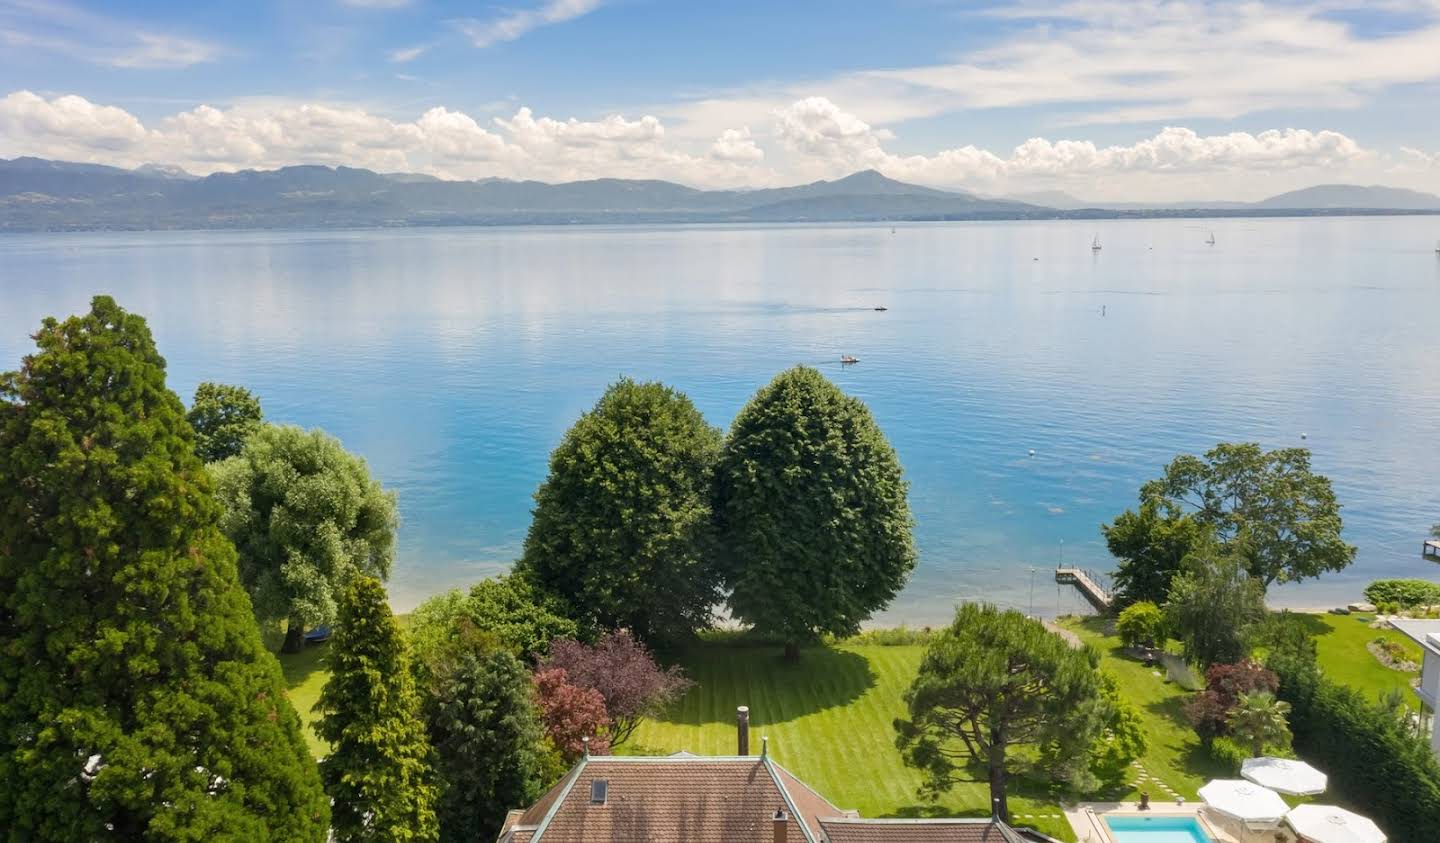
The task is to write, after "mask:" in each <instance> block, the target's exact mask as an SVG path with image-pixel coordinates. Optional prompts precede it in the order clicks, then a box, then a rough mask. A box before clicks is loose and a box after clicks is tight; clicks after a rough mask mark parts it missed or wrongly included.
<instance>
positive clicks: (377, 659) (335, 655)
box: [315, 576, 439, 843]
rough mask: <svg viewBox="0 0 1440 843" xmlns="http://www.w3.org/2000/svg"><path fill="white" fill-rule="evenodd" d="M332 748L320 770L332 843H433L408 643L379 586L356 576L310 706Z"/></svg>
mask: <svg viewBox="0 0 1440 843" xmlns="http://www.w3.org/2000/svg"><path fill="white" fill-rule="evenodd" d="M315 708H316V710H317V711H319V712H320V713H321V715H322V716H321V719H320V722H319V724H318V726H317V729H316V731H317V732H318V733H319V735H320V737H322V738H324V739H325V740H327V741H329V742H330V745H331V750H330V754H329V755H328V756H326V757H325V760H324V761H322V762H321V764H320V772H321V777H322V778H323V779H324V782H325V792H326V793H328V794H329V795H330V798H331V799H332V800H334V807H333V808H332V814H333V822H334V832H335V840H337V841H339V843H401V841H414V843H424V841H433V840H435V839H436V838H437V836H438V835H439V826H438V825H437V823H436V820H435V799H436V788H435V784H434V783H433V781H432V780H431V779H432V776H431V773H430V767H429V762H430V744H429V742H428V741H427V739H426V736H425V727H424V724H423V723H422V722H421V720H420V697H419V695H418V694H417V693H416V691H415V680H414V678H413V677H412V676H411V673H410V664H409V658H408V656H407V654H406V652H405V639H404V637H403V635H402V633H401V632H400V626H399V624H397V623H396V622H395V617H394V615H392V614H391V613H390V607H389V605H387V604H386V602H385V587H384V586H383V585H381V584H380V581H379V580H377V579H375V578H373V577H363V576H362V577H356V578H355V579H354V580H353V581H351V583H350V585H349V586H347V587H346V589H345V591H344V592H343V593H342V594H341V598H340V607H339V613H338V617H337V619H336V629H335V635H334V637H333V638H332V639H331V642H330V677H329V679H328V680H327V681H326V682H325V688H324V690H323V691H321V693H320V702H319V703H318V704H317V705H316V706H315Z"/></svg>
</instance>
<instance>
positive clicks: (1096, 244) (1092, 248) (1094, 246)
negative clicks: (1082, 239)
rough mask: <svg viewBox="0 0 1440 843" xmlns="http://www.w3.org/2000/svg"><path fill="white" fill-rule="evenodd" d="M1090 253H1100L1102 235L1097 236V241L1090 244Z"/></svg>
mask: <svg viewBox="0 0 1440 843" xmlns="http://www.w3.org/2000/svg"><path fill="white" fill-rule="evenodd" d="M1090 251H1092V252H1098V251H1100V235H1098V234H1097V235H1095V239H1094V240H1093V241H1091V243H1090Z"/></svg>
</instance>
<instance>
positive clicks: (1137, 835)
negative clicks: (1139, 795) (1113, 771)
mask: <svg viewBox="0 0 1440 843" xmlns="http://www.w3.org/2000/svg"><path fill="white" fill-rule="evenodd" d="M1105 824H1106V825H1108V826H1110V833H1111V835H1113V836H1114V838H1115V839H1116V840H1117V841H1118V843H1212V840H1211V837H1210V835H1208V834H1206V833H1205V829H1204V828H1203V827H1202V826H1201V825H1200V821H1199V820H1198V819H1196V818H1195V817H1106V818H1105Z"/></svg>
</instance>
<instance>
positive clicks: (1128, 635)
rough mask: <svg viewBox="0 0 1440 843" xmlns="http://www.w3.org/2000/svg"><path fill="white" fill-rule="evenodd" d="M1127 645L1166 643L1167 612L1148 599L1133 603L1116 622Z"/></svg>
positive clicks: (1153, 645)
mask: <svg viewBox="0 0 1440 843" xmlns="http://www.w3.org/2000/svg"><path fill="white" fill-rule="evenodd" d="M1115 628H1116V630H1117V631H1119V633H1120V640H1121V642H1123V643H1124V644H1125V646H1126V647H1156V646H1159V645H1161V644H1164V643H1165V613H1164V612H1162V611H1160V607H1159V606H1156V605H1155V604H1154V603H1151V602H1150V601H1148V600H1142V601H1140V602H1139V603H1133V604H1131V605H1130V606H1128V607H1126V609H1125V610H1124V611H1122V612H1121V613H1120V617H1119V619H1117V620H1116V622H1115Z"/></svg>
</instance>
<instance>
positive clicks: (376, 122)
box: [0, 91, 1440, 200]
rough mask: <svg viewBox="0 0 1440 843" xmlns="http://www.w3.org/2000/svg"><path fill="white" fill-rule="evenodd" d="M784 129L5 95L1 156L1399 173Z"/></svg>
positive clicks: (942, 180)
mask: <svg viewBox="0 0 1440 843" xmlns="http://www.w3.org/2000/svg"><path fill="white" fill-rule="evenodd" d="M772 119H773V123H774V131H773V134H769V133H767V134H764V135H756V134H752V132H751V129H750V127H748V126H747V127H743V128H732V129H727V130H724V131H723V132H721V133H720V135H719V137H718V138H715V139H714V140H713V141H712V142H710V143H708V144H706V143H705V142H703V141H701V142H690V141H686V140H683V139H676V138H673V137H672V136H671V134H670V133H669V132H667V130H666V127H665V125H664V124H663V123H662V122H661V120H659V119H658V118H657V117H655V116H652V115H642V116H639V117H626V116H625V115H620V114H612V115H608V116H605V117H602V118H600V119H597V120H580V119H577V118H570V119H563V120H562V119H556V118H553V117H547V116H542V115H536V114H535V113H534V112H533V111H531V109H529V108H525V107H520V108H517V109H516V110H515V111H514V112H513V113H512V114H511V116H509V117H496V118H481V119H478V120H477V119H476V118H475V117H473V116H471V115H470V114H466V113H464V112H461V111H456V110H452V109H449V108H445V107H438V106H437V107H434V108H431V109H429V110H427V111H425V112H424V113H422V114H420V115H419V116H418V117H417V118H415V119H413V120H395V119H391V118H388V117H384V116H381V115H377V114H374V113H371V112H368V111H366V110H364V109H361V108H356V107H353V106H343V105H327V104H321V103H297V102H290V101H283V100H281V101H269V100H255V101H246V102H241V103H239V104H236V105H234V106H231V107H229V108H216V107H213V106H208V105H202V106H198V107H196V108H192V109H189V110H187V111H182V112H179V113H177V114H173V115H170V116H168V117H164V118H161V119H159V120H156V121H153V122H150V123H148V124H146V123H142V122H141V121H140V120H139V119H137V118H136V117H135V116H134V115H132V114H130V113H129V112H127V111H125V110H124V109H120V108H116V107H114V106H107V105H101V104H97V103H93V102H91V101H89V100H87V99H85V98H83V97H78V96H59V97H55V98H52V99H47V98H45V97H42V96H39V95H37V94H35V93H32V92H29V91H17V92H14V93H11V94H9V95H8V96H6V97H4V98H3V99H0V156H4V157H10V156H13V155H37V156H40V157H46V158H60V159H66V160H76V161H92V162H98V163H107V164H116V165H120V166H135V165H137V164H140V163H144V162H152V161H153V162H157V163H163V164H175V165H179V166H183V167H185V168H186V169H189V170H191V171H193V172H197V173H209V172H213V171H216V170H234V169H242V168H261V169H264V168H273V167H279V166H284V165H288V164H299V163H315V164H332V165H341V164H343V165H348V166H355V167H368V168H371V169H375V170H380V171H414V172H425V173H432V174H434V175H438V176H441V177H445V178H480V177H488V176H500V177H507V178H531V179H540V180H544V181H568V180H573V179H583V178H600V177H618V178H663V179H671V180H675V181H680V182H683V183H686V184H695V185H700V186H709V187H717V186H726V187H734V186H763V185H774V184H793V183H796V182H800V181H806V180H810V179H813V178H831V177H836V176H841V175H845V174H847V173H850V172H853V171H855V170H857V169H863V168H875V169H878V170H880V171H882V172H884V173H886V174H887V175H889V176H891V177H893V178H897V179H900V180H902V181H910V182H916V183H920V184H929V185H936V186H944V187H954V188H964V189H970V190H978V191H983V192H988V193H1005V192H1010V193H1014V192H1021V191H1025V190H1031V189H1043V188H1056V187H1058V188H1061V189H1070V190H1073V191H1075V192H1077V193H1082V194H1083V195H1084V196H1085V198H1090V199H1117V200H1118V199H1136V200H1139V199H1151V198H1160V199H1165V198H1169V199H1198V198H1232V199H1248V198H1258V197H1259V196H1263V195H1268V194H1272V193H1278V192H1281V191H1282V190H1288V189H1292V188H1294V187H1298V186H1304V185H1305V184H1310V183H1315V182H1317V181H1345V180H1352V181H1362V180H1363V181H1374V180H1377V179H1379V180H1383V177H1384V173H1386V172H1394V171H1397V168H1395V167H1391V166H1390V165H1391V164H1393V163H1394V162H1393V161H1391V160H1390V159H1388V158H1387V157H1386V156H1383V155H1381V154H1379V153H1377V152H1375V151H1372V150H1367V149H1365V148H1363V147H1362V146H1361V145H1360V144H1359V143H1357V142H1356V141H1355V140H1354V139H1352V138H1350V137H1348V136H1346V135H1343V134H1340V133H1338V132H1334V131H1329V130H1319V131H1312V130H1307V129H1277V130H1271V131H1265V132H1259V133H1253V134H1252V133H1248V132H1231V133H1226V134H1214V135H1201V134H1199V133H1197V132H1195V131H1193V130H1191V129H1187V128H1182V127H1171V128H1166V129H1164V130H1162V131H1159V132H1157V133H1156V134H1154V135H1153V136H1150V137H1146V138H1143V139H1141V140H1138V141H1136V142H1134V143H1131V144H1118V145H1110V146H1101V145H1097V144H1095V143H1094V142H1092V141H1088V140H1069V139H1058V140H1052V139H1046V138H1032V139H1030V140H1027V141H1025V142H1024V143H1021V144H1019V145H1018V146H1016V147H1015V148H1014V149H1012V150H1010V151H1008V152H1001V153H996V152H993V151H990V150H987V149H982V148H978V147H976V146H974V145H964V146H960V145H957V146H954V147H951V148H947V149H942V150H939V151H937V152H934V153H930V154H908V155H907V154H900V153H897V152H894V151H892V150H891V149H890V148H889V147H890V146H892V145H893V143H894V142H895V138H894V137H893V136H892V135H891V133H890V132H888V131H886V130H883V129H877V128H875V127H874V126H872V125H871V124H869V123H868V122H867V121H865V120H863V119H862V118H860V117H859V116H858V115H856V114H854V113H852V112H849V111H847V110H845V109H842V108H840V107H839V106H837V105H836V104H835V103H833V102H831V101H830V100H829V99H826V98H824V97H807V98H804V99H801V100H797V101H796V102H794V103H792V104H791V105H789V106H788V107H786V108H783V109H778V110H777V111H776V112H775V114H774V115H773V117H772ZM767 146H768V148H767ZM771 153H776V154H775V155H772V154H771ZM1401 154H1402V155H1403V156H1404V162H1403V164H1402V166H1404V167H1406V168H1408V170H1409V171H1416V172H1422V174H1424V175H1423V177H1421V178H1419V179H1415V180H1411V181H1412V183H1411V185H1410V186H1415V187H1421V188H1423V189H1434V186H1429V187H1426V185H1425V184H1424V183H1423V182H1425V181H1426V179H1429V180H1430V181H1434V182H1440V156H1434V155H1430V154H1428V153H1424V152H1422V151H1419V150H1406V151H1405V152H1403V153H1401ZM1387 167H1390V169H1389V170H1387V169H1386V168H1387Z"/></svg>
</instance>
